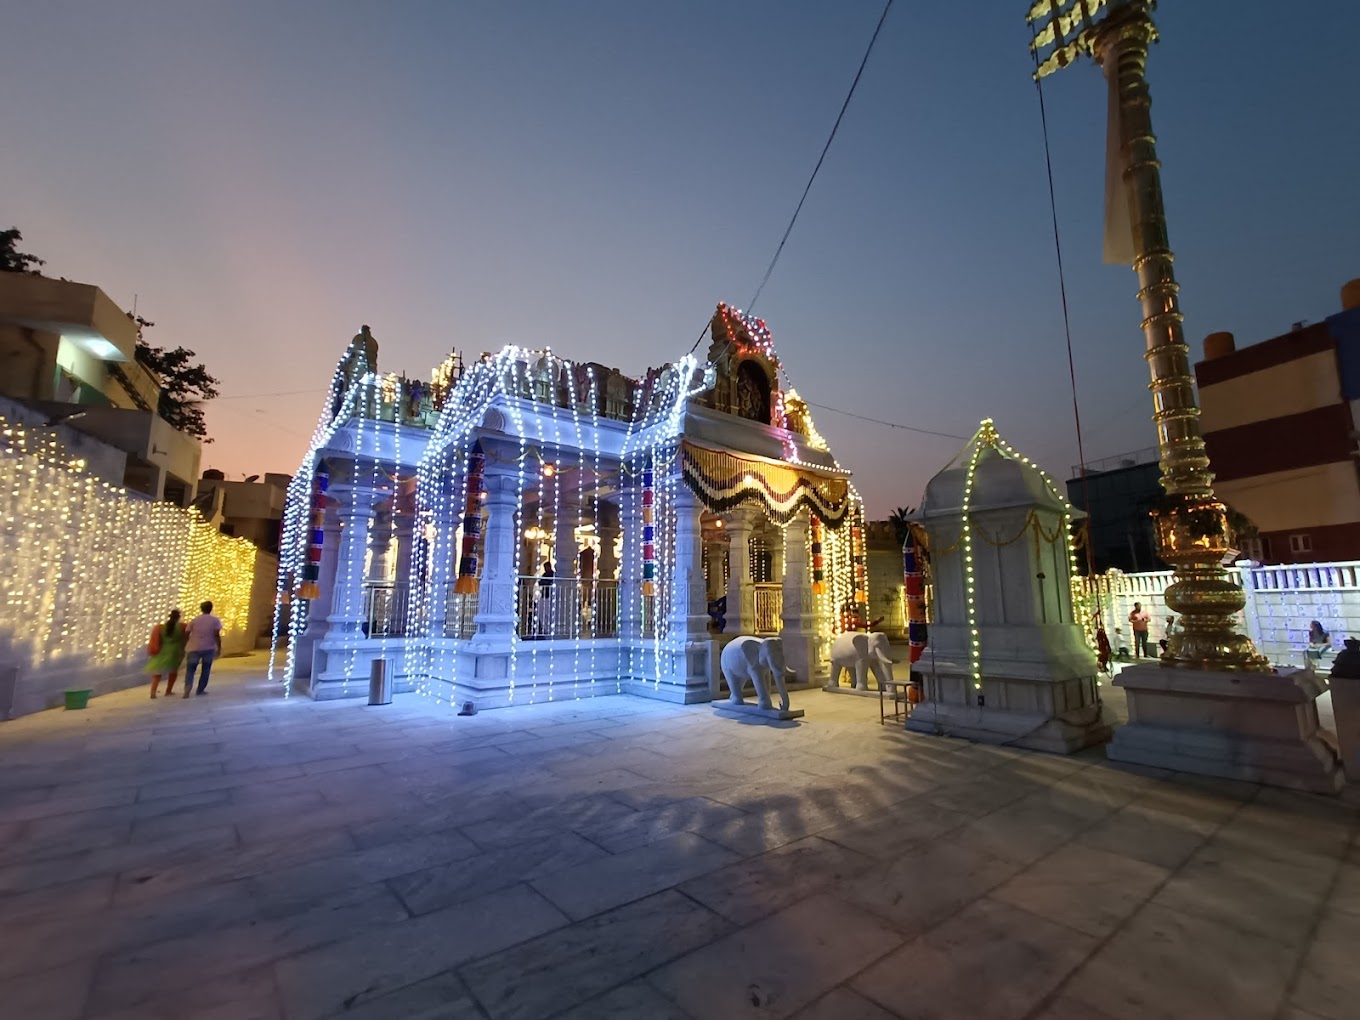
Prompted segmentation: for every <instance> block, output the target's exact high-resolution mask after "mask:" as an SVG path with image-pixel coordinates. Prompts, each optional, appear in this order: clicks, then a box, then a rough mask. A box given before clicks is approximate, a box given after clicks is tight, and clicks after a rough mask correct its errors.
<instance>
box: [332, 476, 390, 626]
mask: <svg viewBox="0 0 1360 1020" xmlns="http://www.w3.org/2000/svg"><path fill="white" fill-rule="evenodd" d="M329 496H330V498H331V499H333V500H334V501H335V503H336V510H335V515H336V517H337V518H338V520H339V524H340V541H339V543H338V545H339V549H338V551H337V553H336V556H337V558H336V564H335V581H334V584H333V591H332V593H331V603H330V608H331V612H330V615H329V616H328V617H326V623H327V628H326V638H327V640H330V639H333V638H344V637H353V636H358V635H360V632H361V625H362V624H363V622H364V593H363V587H364V553H365V551H366V550H367V549H368V540H369V530H370V529H371V528H372V526H373V519H374V516H375V513H374V508H375V507H376V506H377V504H378V502H379V500H382V499H384V498H386V496H387V493H385V492H382V491H380V490H378V489H374V488H371V487H369V486H364V485H332V486H331V488H330V492H329Z"/></svg>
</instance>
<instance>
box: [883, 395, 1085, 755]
mask: <svg viewBox="0 0 1360 1020" xmlns="http://www.w3.org/2000/svg"><path fill="white" fill-rule="evenodd" d="M1076 514H1077V511H1075V510H1074V509H1073V508H1072V507H1071V506H1070V505H1069V504H1068V503H1067V501H1066V500H1065V499H1064V498H1063V497H1062V495H1061V494H1060V493H1059V492H1058V489H1057V487H1056V486H1054V484H1053V482H1052V481H1051V480H1050V479H1049V478H1048V476H1047V475H1045V474H1044V472H1043V471H1041V470H1040V469H1039V468H1038V467H1037V466H1036V465H1035V464H1034V463H1033V462H1031V461H1030V460H1029V459H1028V458H1026V457H1023V456H1021V455H1020V454H1019V453H1018V452H1016V450H1015V449H1014V448H1013V447H1011V446H1010V445H1009V444H1008V443H1007V442H1006V441H1005V440H1004V439H1002V438H1001V436H1000V435H999V434H998V433H997V431H996V428H995V427H994V426H993V424H992V422H991V420H990V419H987V420H984V421H983V422H982V424H981V427H980V428H979V429H978V431H977V434H976V435H974V436H973V438H972V440H971V441H970V442H969V443H968V445H967V446H966V447H964V449H963V451H962V452H961V453H960V454H959V455H958V456H957V457H955V458H954V460H953V461H952V462H950V464H949V465H948V466H947V467H946V468H945V469H944V470H943V471H941V472H940V473H939V474H937V475H936V476H935V477H934V478H932V479H931V480H930V482H929V484H927V486H926V491H925V495H924V496H923V498H922V500H921V505H920V508H919V509H918V510H917V512H916V513H915V514H914V515H913V520H914V522H915V526H916V529H917V533H918V534H919V533H920V531H922V530H923V531H924V532H925V537H926V548H927V550H928V555H929V560H930V568H931V573H932V578H933V593H934V607H933V608H934V612H933V615H932V618H933V622H932V624H931V627H930V648H929V650H928V651H927V652H926V654H925V656H924V657H923V658H922V660H921V661H920V663H919V664H918V668H919V669H920V670H921V672H922V673H923V674H924V677H925V690H924V698H923V701H922V702H921V703H920V704H918V705H917V706H916V708H915V709H914V711H913V712H912V715H911V717H910V719H909V720H908V722H907V727H908V728H909V729H912V730H916V731H919V732H926V733H939V734H945V735H948V736H957V737H966V738H968V739H972V740H980V741H984V742H988V743H1009V744H1014V745H1016V746H1019V747H1032V748H1036V749H1039V750H1045V751H1057V752H1062V753H1067V752H1071V751H1076V750H1078V749H1080V748H1082V747H1086V746H1088V745H1090V744H1094V743H1099V742H1101V741H1104V740H1105V739H1106V738H1108V736H1109V728H1108V727H1107V726H1106V725H1105V723H1104V721H1103V719H1102V714H1101V705H1100V698H1099V694H1098V691H1097V682H1096V674H1097V667H1096V659H1095V656H1094V655H1093V654H1092V652H1091V649H1090V647H1089V645H1088V644H1087V642H1086V640H1085V638H1084V635H1083V628H1082V623H1081V621H1080V619H1079V617H1078V614H1077V611H1076V609H1075V608H1074V606H1073V600H1072V576H1073V573H1074V570H1073V562H1072V551H1071V539H1070V536H1069V525H1070V524H1071V522H1072V520H1073V518H1074V517H1075V516H1076Z"/></svg>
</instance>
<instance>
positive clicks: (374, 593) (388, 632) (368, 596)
mask: <svg viewBox="0 0 1360 1020" xmlns="http://www.w3.org/2000/svg"><path fill="white" fill-rule="evenodd" d="M409 593H410V589H409V587H408V586H407V585H405V584H397V583H395V582H393V581H365V582H364V608H363V613H364V633H365V634H366V635H367V636H368V637H405V635H406V619H407V602H408V598H407V596H408V594H409Z"/></svg>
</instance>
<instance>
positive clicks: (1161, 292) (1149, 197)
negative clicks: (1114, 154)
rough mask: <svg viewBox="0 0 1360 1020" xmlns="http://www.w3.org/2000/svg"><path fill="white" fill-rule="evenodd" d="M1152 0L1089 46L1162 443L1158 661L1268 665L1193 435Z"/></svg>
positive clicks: (1133, 4) (1124, 8)
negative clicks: (1165, 624)
mask: <svg viewBox="0 0 1360 1020" xmlns="http://www.w3.org/2000/svg"><path fill="white" fill-rule="evenodd" d="M1154 5H1155V0H1124V2H1122V3H1115V4H1112V5H1111V9H1110V11H1109V13H1108V15H1107V16H1106V17H1105V18H1104V19H1103V20H1102V21H1101V22H1100V23H1099V24H1098V25H1096V26H1094V27H1093V28H1092V29H1091V35H1090V46H1091V53H1092V56H1094V58H1095V60H1096V62H1097V63H1098V64H1100V65H1101V67H1103V68H1104V70H1105V73H1106V75H1115V76H1116V79H1115V84H1116V87H1117V89H1118V92H1117V98H1118V103H1119V113H1120V138H1119V141H1120V146H1121V148H1122V149H1123V153H1124V155H1125V169H1124V184H1125V188H1124V190H1125V194H1126V196H1127V198H1128V203H1129V221H1130V223H1131V224H1132V226H1133V238H1134V251H1135V258H1134V263H1133V268H1134V271H1135V272H1137V274H1138V283H1139V291H1138V298H1139V300H1140V301H1141V302H1142V305H1143V334H1144V336H1145V337H1146V340H1147V351H1146V353H1145V354H1144V358H1145V359H1146V360H1147V363H1148V367H1149V368H1150V370H1151V373H1152V386H1151V389H1152V400H1153V407H1154V412H1153V421H1154V422H1155V423H1156V425H1157V442H1158V446H1159V447H1160V449H1161V467H1162V487H1163V488H1164V489H1165V490H1166V493H1167V499H1168V504H1169V505H1168V507H1167V508H1166V509H1164V510H1162V511H1159V512H1158V513H1157V514H1156V521H1157V535H1158V541H1159V547H1160V548H1159V552H1160V555H1161V557H1162V559H1164V560H1165V561H1166V562H1168V563H1170V564H1171V565H1172V567H1173V568H1174V569H1175V573H1176V580H1175V581H1174V582H1173V583H1172V585H1171V586H1170V587H1169V588H1167V590H1166V604H1167V605H1168V606H1169V607H1170V608H1171V609H1172V610H1174V611H1175V612H1176V613H1178V614H1180V622H1181V628H1182V629H1181V632H1180V633H1179V634H1175V635H1172V636H1171V638H1170V640H1169V641H1168V642H1167V650H1166V652H1165V653H1163V655H1162V663H1163V664H1164V665H1168V666H1181V667H1188V668H1192V669H1216V670H1268V669H1269V668H1270V666H1269V663H1268V662H1267V661H1266V659H1265V657H1264V656H1261V655H1259V654H1257V652H1256V649H1255V647H1253V645H1252V643H1251V639H1250V638H1248V637H1247V636H1246V635H1245V634H1242V633H1239V632H1238V631H1237V629H1236V625H1235V624H1236V621H1235V618H1234V614H1236V613H1237V612H1238V611H1239V610H1240V609H1241V608H1242V607H1243V606H1244V605H1245V604H1246V596H1245V595H1244V594H1243V592H1242V589H1241V588H1239V587H1238V586H1237V585H1235V584H1233V583H1232V582H1231V581H1230V580H1228V575H1227V572H1226V571H1225V570H1224V569H1223V566H1222V563H1223V556H1224V554H1225V553H1226V552H1227V550H1228V548H1229V547H1230V544H1231V541H1232V535H1231V533H1230V531H1229V528H1228V520H1227V508H1226V507H1225V506H1224V505H1223V503H1222V502H1220V501H1219V500H1218V498H1217V497H1215V495H1214V489H1213V478H1214V476H1213V474H1212V473H1211V472H1210V471H1209V457H1208V454H1207V453H1206V452H1205V449H1204V437H1203V436H1202V435H1201V433H1200V424H1199V407H1198V405H1197V403H1196V400H1195V384H1194V375H1193V373H1192V372H1191V368H1190V358H1189V348H1188V347H1187V346H1186V343H1185V338H1184V336H1183V334H1182V331H1181V320H1182V315H1181V312H1180V305H1179V302H1178V301H1177V296H1176V295H1177V293H1178V291H1179V290H1180V288H1179V286H1178V285H1177V284H1176V277H1175V273H1174V271H1173V269H1172V262H1173V260H1174V256H1173V255H1172V253H1171V245H1170V242H1169V241H1168V240H1167V229H1166V210H1165V208H1164V206H1163V204H1162V182H1161V172H1160V171H1161V163H1159V162H1158V160H1157V139H1156V136H1155V135H1154V134H1153V133H1152V113H1151V108H1152V99H1151V96H1150V95H1149V92H1148V83H1147V75H1146V68H1147V56H1148V46H1149V45H1150V44H1151V43H1152V42H1153V41H1155V40H1156V38H1157V29H1156V26H1155V25H1154V24H1153V23H1152V15H1151V9H1152V7H1153V6H1154Z"/></svg>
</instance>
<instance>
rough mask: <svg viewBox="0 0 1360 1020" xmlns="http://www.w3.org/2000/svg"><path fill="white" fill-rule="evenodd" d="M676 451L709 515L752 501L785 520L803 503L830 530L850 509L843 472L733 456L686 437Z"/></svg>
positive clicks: (777, 519) (778, 520)
mask: <svg viewBox="0 0 1360 1020" xmlns="http://www.w3.org/2000/svg"><path fill="white" fill-rule="evenodd" d="M680 449H681V458H680V468H681V471H682V473H683V475H684V478H685V482H686V484H687V485H689V487H690V489H691V490H693V492H694V494H695V495H696V496H698V497H699V498H700V499H702V500H703V501H704V506H705V507H706V508H707V509H708V510H710V511H712V512H713V513H725V512H726V511H728V510H731V509H734V508H735V507H737V506H738V505H740V504H742V503H744V502H747V501H748V500H753V501H755V502H758V503H760V504H762V505H763V506H764V508H765V512H766V514H767V516H769V518H770V520H772V521H774V522H775V523H776V524H780V525H785V524H788V523H789V522H790V521H792V520H793V519H794V518H795V517H797V516H798V513H799V511H800V510H802V509H803V507H807V509H808V511H809V512H810V513H811V514H812V515H814V516H816V517H820V518H821V520H822V523H823V524H825V525H826V526H827V527H829V528H835V527H838V526H839V525H840V524H841V522H842V521H844V520H845V518H846V517H847V515H848V513H849V510H850V506H851V503H852V500H851V499H850V482H849V479H848V478H847V477H846V475H845V474H844V472H838V471H835V470H833V469H829V468H827V469H820V468H816V467H810V466H808V465H806V464H799V465H798V466H797V467H792V466H790V465H788V464H784V463H780V462H777V461H772V460H765V459H763V458H754V457H738V456H735V455H733V454H731V453H727V452H725V451H723V450H711V449H709V448H708V447H704V446H696V445H695V444H694V443H691V442H689V441H688V440H685V441H683V442H682V443H681V444H680ZM823 471H824V472H825V473H823Z"/></svg>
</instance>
